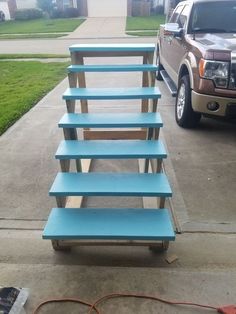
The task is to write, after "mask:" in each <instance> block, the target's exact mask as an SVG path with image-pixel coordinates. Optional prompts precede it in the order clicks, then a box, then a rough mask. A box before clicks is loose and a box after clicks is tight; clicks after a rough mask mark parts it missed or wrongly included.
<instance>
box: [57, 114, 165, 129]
mask: <svg viewBox="0 0 236 314" xmlns="http://www.w3.org/2000/svg"><path fill="white" fill-rule="evenodd" d="M58 125H59V127H60V128H78V127H80V128H88V127H90V128H138V127H152V128H160V127H162V126H163V122H162V119H161V116H160V114H159V113H125V114H124V113H66V114H64V116H63V117H62V119H61V120H60V122H59V124H58Z"/></svg>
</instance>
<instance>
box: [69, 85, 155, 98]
mask: <svg viewBox="0 0 236 314" xmlns="http://www.w3.org/2000/svg"><path fill="white" fill-rule="evenodd" d="M158 98H161V93H160V91H159V88H158V87H130V88H68V89H67V90H66V91H65V93H64V94H63V99H64V100H76V99H88V100H112V99H119V100H122V99H158Z"/></svg>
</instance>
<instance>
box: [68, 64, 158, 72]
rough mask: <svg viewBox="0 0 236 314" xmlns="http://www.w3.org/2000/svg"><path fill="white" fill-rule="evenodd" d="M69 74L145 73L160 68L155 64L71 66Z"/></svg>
mask: <svg viewBox="0 0 236 314" xmlns="http://www.w3.org/2000/svg"><path fill="white" fill-rule="evenodd" d="M67 70H68V72H74V73H78V72H144V71H149V72H151V71H154V72H156V71H157V70H158V66H156V65H154V64H123V65H118V64H113V65H110V64H108V65H107V64H102V65H101V64H99V65H70V66H69V67H68V68H67Z"/></svg>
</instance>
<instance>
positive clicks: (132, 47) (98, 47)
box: [69, 44, 156, 52]
mask: <svg viewBox="0 0 236 314" xmlns="http://www.w3.org/2000/svg"><path fill="white" fill-rule="evenodd" d="M155 48H156V46H155V44H76V45H72V46H70V48H69V50H70V52H75V51H95V52H111V51H117V52H121V51H122V52H129V51H133V52H140V51H147V52H154V51H155Z"/></svg>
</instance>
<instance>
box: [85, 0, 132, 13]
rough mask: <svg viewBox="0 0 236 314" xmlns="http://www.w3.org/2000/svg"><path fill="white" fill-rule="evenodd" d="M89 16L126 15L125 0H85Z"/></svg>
mask: <svg viewBox="0 0 236 314" xmlns="http://www.w3.org/2000/svg"><path fill="white" fill-rule="evenodd" d="M87 1H88V16H89V17H113V16H127V0H87Z"/></svg>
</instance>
